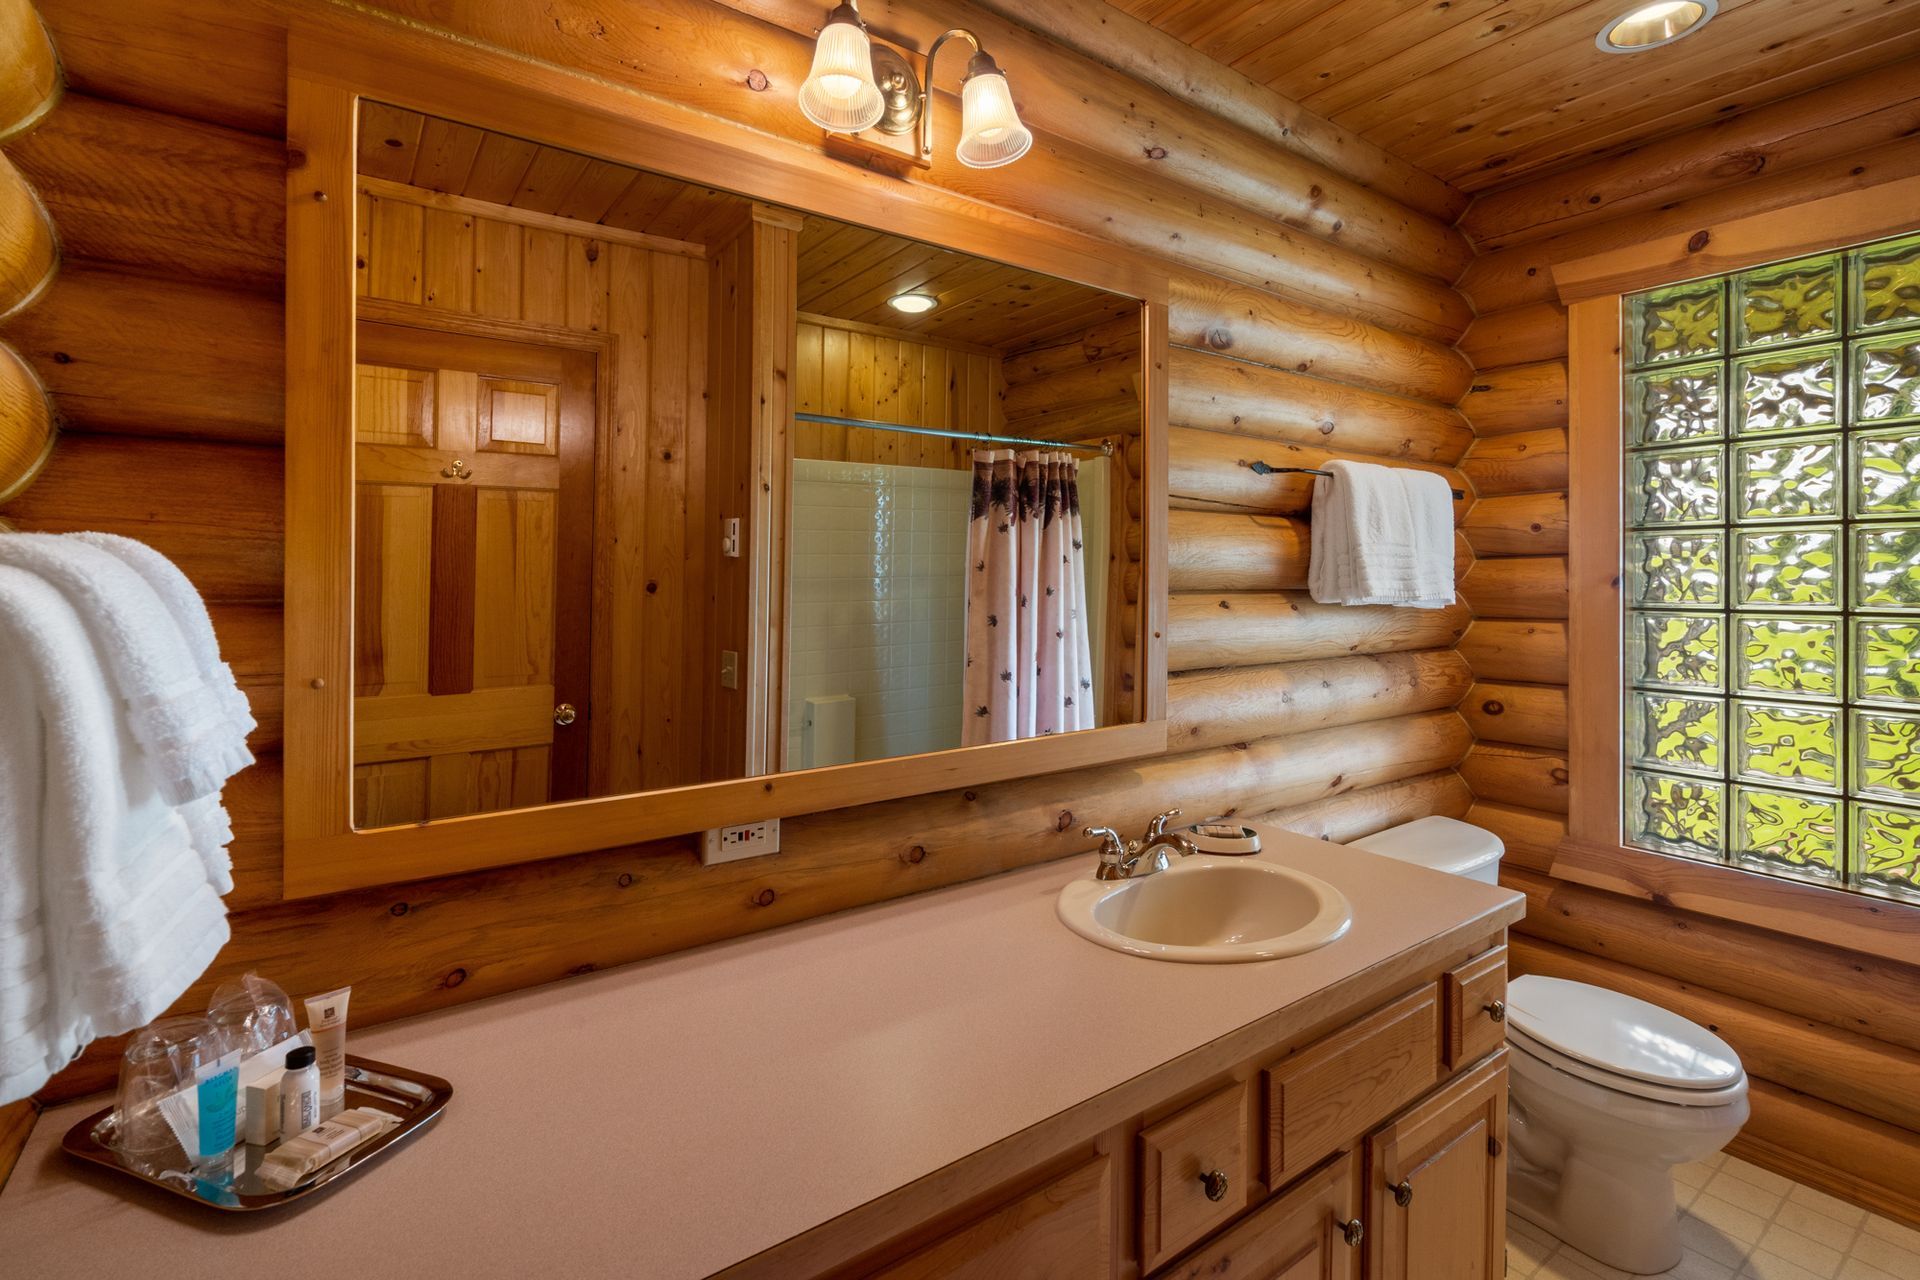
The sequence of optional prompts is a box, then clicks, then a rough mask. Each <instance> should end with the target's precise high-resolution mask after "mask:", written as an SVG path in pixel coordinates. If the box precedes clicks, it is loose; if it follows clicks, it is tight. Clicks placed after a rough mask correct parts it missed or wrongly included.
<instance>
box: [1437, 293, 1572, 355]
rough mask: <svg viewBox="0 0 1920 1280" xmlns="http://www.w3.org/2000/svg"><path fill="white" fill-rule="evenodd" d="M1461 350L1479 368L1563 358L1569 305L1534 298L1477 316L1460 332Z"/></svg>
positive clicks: (1565, 349)
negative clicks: (1525, 303)
mask: <svg viewBox="0 0 1920 1280" xmlns="http://www.w3.org/2000/svg"><path fill="white" fill-rule="evenodd" d="M1460 354H1461V355H1463V356H1465V357H1466V358H1467V359H1468V360H1471V361H1472V362H1473V367H1474V368H1476V369H1498V368H1501V367H1503V366H1505V365H1510V364H1534V363H1536V362H1538V361H1541V360H1563V359H1565V358H1566V355H1567V309H1566V308H1565V307H1563V306H1561V305H1560V304H1559V303H1558V302H1535V303H1530V304H1528V305H1526V306H1520V307H1509V308H1508V309H1506V310H1505V311H1492V312H1487V313H1485V314H1483V315H1478V316H1475V317H1474V319H1473V323H1472V324H1470V325H1468V326H1467V331H1466V332H1465V333H1464V334H1462V335H1461V336H1460Z"/></svg>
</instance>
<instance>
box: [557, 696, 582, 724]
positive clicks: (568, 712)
mask: <svg viewBox="0 0 1920 1280" xmlns="http://www.w3.org/2000/svg"><path fill="white" fill-rule="evenodd" d="M578 714H579V713H578V712H576V711H575V710H574V709H573V704H572V703H571V702H563V703H561V704H560V705H559V706H557V707H555V708H554V709H553V722H554V723H555V724H557V725H559V726H561V727H562V728H565V727H566V726H567V725H570V724H572V723H573V722H574V718H575V717H576V716H577V715H578Z"/></svg>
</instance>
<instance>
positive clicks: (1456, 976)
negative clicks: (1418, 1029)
mask: <svg viewBox="0 0 1920 1280" xmlns="http://www.w3.org/2000/svg"><path fill="white" fill-rule="evenodd" d="M1441 985H1442V986H1443V987H1444V988H1445V989H1446V993H1447V1043H1446V1053H1445V1057H1446V1063H1447V1069H1448V1070H1449V1071H1457V1070H1459V1069H1460V1068H1461V1067H1464V1066H1466V1065H1467V1064H1468V1063H1470V1062H1478V1061H1479V1060H1480V1059H1482V1058H1484V1057H1486V1056H1487V1055H1488V1054H1490V1053H1492V1052H1493V1051H1494V1050H1495V1049H1498V1048H1499V1047H1500V1046H1501V1045H1503V1044H1505V1043H1506V1042H1507V1025H1506V1022H1507V1006H1506V999H1507V949H1506V948H1505V947H1504V946H1501V947H1495V948H1494V949H1493V950H1491V951H1489V952H1487V953H1486V954H1485V955H1479V956H1475V957H1474V958H1473V959H1471V960H1469V961H1467V962H1466V963H1465V964H1463V965H1461V966H1460V967H1459V968H1458V969H1453V970H1450V971H1448V973H1447V976H1446V978H1445V979H1444V980H1443V982H1442V983H1441Z"/></svg>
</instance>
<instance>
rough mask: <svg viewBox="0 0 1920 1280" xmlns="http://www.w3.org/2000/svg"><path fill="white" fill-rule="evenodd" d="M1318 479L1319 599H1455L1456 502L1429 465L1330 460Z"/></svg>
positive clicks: (1430, 604)
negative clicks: (1424, 467) (1420, 467)
mask: <svg viewBox="0 0 1920 1280" xmlns="http://www.w3.org/2000/svg"><path fill="white" fill-rule="evenodd" d="M1326 470H1328V471H1330V472H1332V473H1333V474H1332V475H1331V476H1321V477H1319V478H1318V479H1316V480H1315V481H1314V482H1313V526H1312V538H1311V551H1310V555H1309V559H1308V571H1307V588H1308V591H1309V593H1310V594H1311V595H1312V596H1313V598H1314V599H1315V600H1317V601H1319V602H1320V603H1321V604H1350V605H1366V604H1389V605H1404V606H1407V607H1408V608H1413V609H1444V608H1445V607H1446V606H1448V605H1450V604H1452V603H1453V502H1452V497H1453V495H1452V492H1451V490H1449V489H1448V488H1447V482H1446V481H1445V480H1444V479H1442V478H1441V477H1440V476H1437V475H1435V474H1433V473H1432V472H1431V471H1417V470H1414V469H1412V468H1410V467H1381V466H1374V465H1371V464H1369V463H1364V462H1330V463H1328V464H1327V465H1326Z"/></svg>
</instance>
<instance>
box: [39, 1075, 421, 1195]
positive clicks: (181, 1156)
mask: <svg viewBox="0 0 1920 1280" xmlns="http://www.w3.org/2000/svg"><path fill="white" fill-rule="evenodd" d="M451 1097H453V1086H452V1085H450V1084H448V1083H447V1082H446V1081H445V1080H442V1079H441V1078H440V1077H438V1076H430V1075H426V1074H424V1073H422V1072H419V1071H409V1070H407V1069H406V1068H404V1067H394V1066H388V1065H387V1064H386V1063H384V1062H372V1061H369V1060H368V1059H365V1058H356V1057H354V1056H353V1055H352V1054H348V1055H347V1097H346V1103H345V1107H344V1108H343V1109H347V1108H353V1107H372V1108H375V1109H377V1110H380V1111H385V1112H389V1113H390V1114H392V1115H396V1116H399V1117H400V1127H399V1128H397V1129H390V1130H388V1131H387V1132H386V1133H383V1134H381V1135H380V1136H379V1137H377V1138H375V1139H373V1140H372V1141H371V1142H368V1143H367V1144H366V1145H365V1146H361V1147H356V1148H354V1149H353V1150H352V1151H349V1152H347V1154H345V1155H343V1156H341V1157H340V1158H339V1159H338V1160H335V1161H334V1162H333V1163H331V1164H328V1165H323V1166H322V1167H321V1168H320V1169H319V1170H318V1171H317V1172H315V1173H314V1174H313V1175H312V1176H311V1177H309V1178H308V1179H307V1180H306V1181H305V1182H303V1183H301V1184H300V1185H299V1186H297V1187H294V1188H292V1189H291V1190H288V1191H272V1190H269V1189H268V1188H266V1187H265V1186H263V1185H261V1183H260V1179H259V1174H258V1170H259V1168H260V1162H261V1160H262V1159H264V1158H265V1156H266V1154H267V1153H268V1152H270V1151H272V1150H273V1149H274V1147H277V1146H278V1145H279V1143H277V1142H275V1143H270V1144H268V1145H267V1146H264V1147H255V1146H248V1145H246V1144H244V1143H243V1144H241V1145H239V1146H236V1147H235V1148H234V1149H233V1157H232V1164H231V1168H230V1169H227V1170H225V1171H223V1172H221V1173H219V1174H214V1175H209V1174H205V1173H202V1172H197V1171H195V1170H194V1168H193V1167H192V1165H191V1164H190V1163H189V1162H188V1160H187V1153H186V1152H185V1151H183V1150H181V1149H180V1147H179V1145H178V1144H175V1145H174V1146H173V1148H172V1149H171V1150H169V1151H163V1152H161V1153H160V1154H159V1155H158V1156H157V1157H153V1158H147V1157H146V1156H144V1155H143V1156H140V1157H135V1156H131V1155H127V1156H123V1155H122V1154H120V1153H119V1152H116V1151H115V1150H114V1149H113V1148H112V1147H110V1146H108V1145H107V1144H108V1142H109V1141H111V1139H112V1136H113V1108H112V1107H108V1108H106V1109H105V1110H102V1111H97V1112H95V1113H94V1114H93V1115H90V1116H88V1117H87V1118H86V1119H84V1120H82V1121H81V1122H80V1123H78V1124H76V1125H74V1126H73V1128H71V1129H69V1130H67V1136H66V1137H65V1138H63V1139H62V1140H61V1143H60V1145H61V1146H62V1147H63V1148H65V1150H66V1152H67V1154H68V1155H71V1156H73V1157H75V1158H76V1159H79V1160H84V1161H86V1162H87V1163H88V1164H97V1165H99V1166H100V1167H101V1168H103V1169H112V1170H114V1171H115V1172H117V1173H122V1174H125V1175H126V1176H128V1177H130V1178H133V1179H134V1180H136V1181H138V1182H144V1183H147V1184H148V1185H149V1186H153V1187H157V1188H159V1189H160V1190H162V1191H166V1192H169V1193H171V1194H173V1195H176V1196H180V1197H182V1198H183V1199H187V1200H191V1201H193V1202H194V1203H196V1204H199V1205H204V1206H205V1207H207V1208H209V1209H218V1210H221V1211H223V1212H226V1213H255V1212H258V1211H259V1210H262V1209H278V1208H280V1207H281V1206H282V1205H287V1204H291V1203H293V1202H294V1201H296V1200H300V1199H302V1198H304V1197H306V1196H309V1195H312V1194H313V1193H314V1192H316V1191H319V1190H321V1189H323V1188H325V1187H330V1186H332V1185H333V1184H334V1183H336V1182H339V1181H341V1180H342V1179H344V1178H347V1177H351V1176H352V1175H353V1174H356V1173H358V1172H359V1171H360V1170H361V1169H364V1168H365V1167H366V1166H367V1165H369V1164H371V1163H373V1162H374V1161H375V1160H377V1159H379V1158H380V1156H382V1155H383V1154H385V1153H386V1152H387V1151H388V1150H389V1149H391V1148H393V1147H395V1146H398V1145H399V1144H400V1143H402V1142H405V1141H406V1140H407V1139H409V1138H411V1137H413V1136H414V1135H415V1134H417V1133H419V1132H420V1131H421V1130H422V1129H425V1128H426V1127H427V1126H428V1125H430V1124H432V1123H433V1122H434V1120H435V1119H437V1118H438V1117H439V1115H440V1112H441V1110H442V1108H444V1107H445V1106H446V1105H447V1100H448V1099H449V1098H451Z"/></svg>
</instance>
